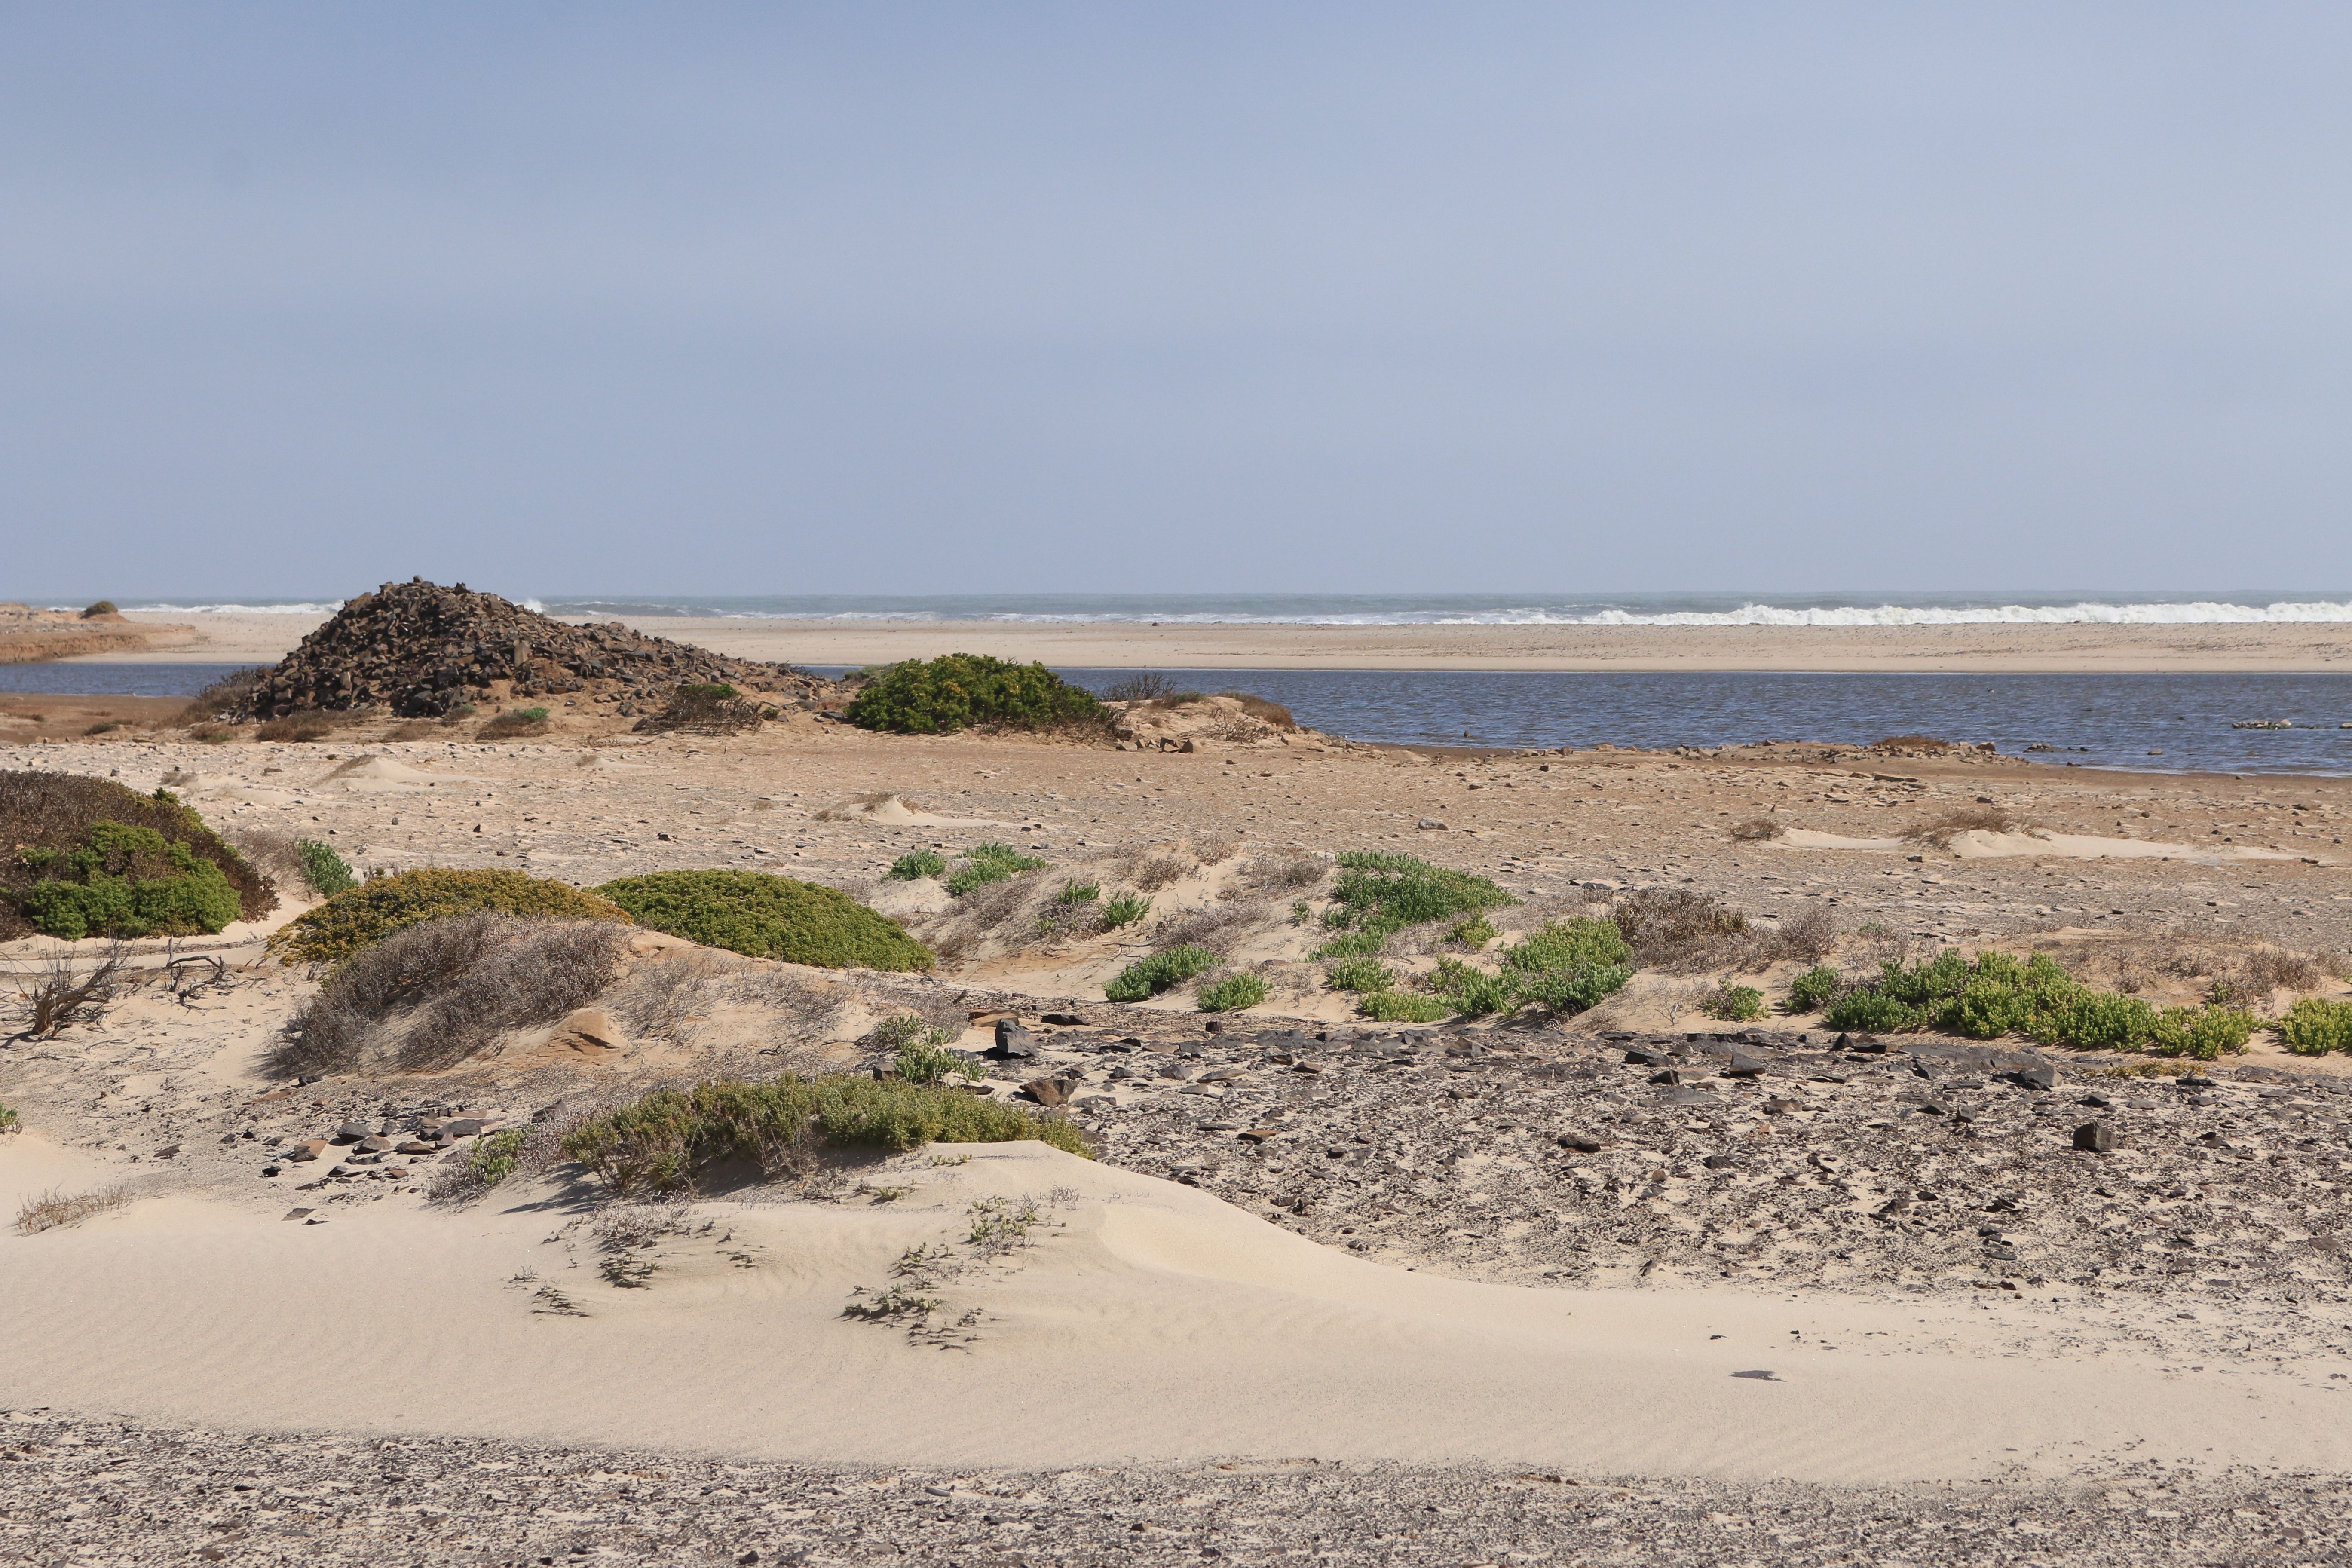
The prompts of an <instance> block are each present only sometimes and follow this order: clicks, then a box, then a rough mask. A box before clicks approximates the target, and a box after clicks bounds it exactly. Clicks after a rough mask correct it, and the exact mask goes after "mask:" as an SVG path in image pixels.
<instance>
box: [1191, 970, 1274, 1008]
mask: <svg viewBox="0 0 2352 1568" xmlns="http://www.w3.org/2000/svg"><path fill="white" fill-rule="evenodd" d="M1199 1001H1200V1004H1201V1011H1202V1012H1203V1013H1234V1012H1238V1011H1240V1010H1241V1009H1242V1008H1244V1007H1255V1006H1256V1005H1258V1004H1259V1003H1261V1002H1263V1001H1265V981H1264V980H1262V979H1260V978H1259V977H1258V976H1256V975H1255V974H1228V975H1226V976H1225V977H1224V978H1223V980H1215V981H1212V982H1210V983H1209V984H1206V985H1203V986H1202V987H1201V994H1200V997H1199Z"/></svg>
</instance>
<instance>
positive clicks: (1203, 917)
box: [1151, 900, 1268, 958]
mask: <svg viewBox="0 0 2352 1568" xmlns="http://www.w3.org/2000/svg"><path fill="white" fill-rule="evenodd" d="M1267 913H1268V911H1267V910H1266V907H1265V904H1263V903H1261V902H1258V901H1256V900H1243V901H1240V902H1236V903H1230V904H1211V905H1209V906H1207V907H1206V908H1204V909H1197V910H1178V911H1177V912H1176V913H1174V914H1171V915H1168V916H1165V917H1163V918H1162V919H1161V921H1160V923H1159V925H1158V926H1156V927H1154V928H1153V930H1152V933H1151V934H1152V940H1153V941H1154V942H1157V943H1158V944H1159V945H1160V948H1161V950H1162V951H1165V950H1167V949H1169V948H1171V947H1198V948H1205V949H1207V950H1208V951H1209V952H1213V953H1215V954H1216V955H1217V956H1218V957H1220V958H1222V957H1223V956H1224V955H1225V954H1226V953H1228V952H1232V951H1233V950H1234V948H1236V947H1238V946H1240V945H1241V944H1242V942H1244V941H1245V940H1247V939H1248V938H1249V937H1250V936H1252V935H1253V934H1255V932H1256V931H1257V930H1258V929H1259V928H1260V926H1261V925H1263V924H1264V922H1265V919H1266V916H1267Z"/></svg>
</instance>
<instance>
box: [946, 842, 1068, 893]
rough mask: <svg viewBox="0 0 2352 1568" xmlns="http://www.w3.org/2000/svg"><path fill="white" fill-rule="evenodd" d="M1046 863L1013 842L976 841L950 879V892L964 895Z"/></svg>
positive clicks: (1039, 868) (1040, 867)
mask: <svg viewBox="0 0 2352 1568" xmlns="http://www.w3.org/2000/svg"><path fill="white" fill-rule="evenodd" d="M1046 864H1047V863H1046V862H1045V861H1043V860H1040V859H1038V858H1036V857H1035V856H1034V855H1024V854H1022V853H1021V851H1019V850H1018V849H1015V848H1013V846H1011V845H1010V844H976V845H974V846H973V847H971V848H970V849H967V850H965V851H964V852H963V864H962V865H961V866H960V867H958V868H956V873H955V875H954V876H952V877H950V878H949V879H948V891H949V892H950V893H952V894H953V895H955V896H956V897H957V898H961V897H963V896H964V895H965V894H966V893H969V892H971V890H972V889H974V888H985V887H987V886H988V885H989V884H990V883H991V882H1009V881H1011V880H1012V879H1013V878H1015V877H1018V876H1020V875H1021V874H1023V873H1024V872H1026V871H1042V870H1044V869H1045V866H1046Z"/></svg>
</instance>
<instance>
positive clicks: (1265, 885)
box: [1234, 849, 1332, 894]
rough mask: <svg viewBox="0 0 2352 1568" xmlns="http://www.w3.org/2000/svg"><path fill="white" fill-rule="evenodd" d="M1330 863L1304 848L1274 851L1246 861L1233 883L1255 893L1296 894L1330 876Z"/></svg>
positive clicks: (1238, 887)
mask: <svg viewBox="0 0 2352 1568" xmlns="http://www.w3.org/2000/svg"><path fill="white" fill-rule="evenodd" d="M1331 864H1332V863H1331V861H1330V860H1329V859H1328V858H1325V857H1323V856H1320V855H1309V854H1307V852H1306V851H1305V850H1303V849H1276V850H1272V851H1270V852H1268V853H1266V854H1264V855H1253V856H1251V857H1250V858H1248V859H1246V860H1244V861H1243V862H1242V864H1241V868H1240V871H1239V874H1238V875H1237V876H1236V877H1235V878H1234V887H1235V888H1237V889H1242V890H1243V891H1244V892H1252V893H1268V894H1272V893H1294V892H1297V891H1298V890H1299V889H1302V888H1311V887H1313V886H1315V884H1316V883H1318V882H1320V881H1321V880H1322V879H1324V878H1326V877H1328V876H1329V875H1330V874H1331Z"/></svg>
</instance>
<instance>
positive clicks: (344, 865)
mask: <svg viewBox="0 0 2352 1568" xmlns="http://www.w3.org/2000/svg"><path fill="white" fill-rule="evenodd" d="M294 852H295V854H297V855H298V856H299V857H300V858H301V861H302V879H303V880H304V881H305V882H308V883H310V890H311V891H312V892H314V893H316V894H318V895H319V896H320V898H322V899H331V898H333V897H334V896H335V895H336V894H337V893H346V892H349V891H351V889H353V888H356V887H358V886H359V885H360V879H359V875H358V873H356V872H354V871H353V870H352V868H351V864H350V862H348V861H346V860H345V859H344V858H342V857H341V856H340V855H338V854H336V853H335V851H334V848H333V847H332V846H331V845H329V844H326V843H323V842H321V841H320V840H319V839H316V838H298V839H296V840H295V841H294Z"/></svg>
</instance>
